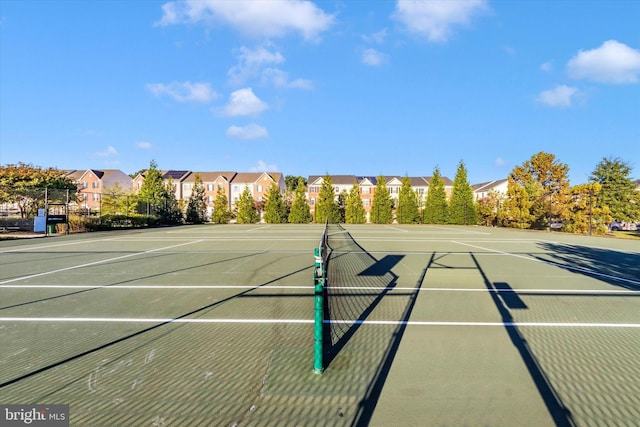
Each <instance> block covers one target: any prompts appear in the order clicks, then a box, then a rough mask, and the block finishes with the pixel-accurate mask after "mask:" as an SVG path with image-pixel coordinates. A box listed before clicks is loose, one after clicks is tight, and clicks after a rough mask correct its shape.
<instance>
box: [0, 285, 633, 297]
mask: <svg viewBox="0 0 640 427" xmlns="http://www.w3.org/2000/svg"><path fill="white" fill-rule="evenodd" d="M254 288H256V286H250V285H115V286H114V285H0V289H112V290H118V289H120V290H124V289H141V290H157V289H254ZM269 289H308V290H312V289H315V287H314V286H286V285H269V286H264V287H261V288H256V290H269ZM325 289H328V290H332V289H339V290H347V291H348V290H360V291H378V292H382V291H406V292H413V291H419V292H487V293H496V294H499V293H527V294H576V295H581V294H588V295H640V291H634V290H628V289H624V290H623V289H612V290H605V289H487V288H469V289H461V288H408V287H384V288H381V287H376V286H340V287H332V286H325ZM309 296H313V294H309Z"/></svg>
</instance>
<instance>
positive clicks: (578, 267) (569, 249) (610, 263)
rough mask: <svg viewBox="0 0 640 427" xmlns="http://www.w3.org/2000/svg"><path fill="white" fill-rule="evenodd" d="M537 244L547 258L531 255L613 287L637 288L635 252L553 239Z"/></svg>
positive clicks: (639, 267)
mask: <svg viewBox="0 0 640 427" xmlns="http://www.w3.org/2000/svg"><path fill="white" fill-rule="evenodd" d="M538 245H539V246H540V247H541V248H542V249H543V250H544V251H545V253H546V257H542V256H541V255H536V254H532V256H533V257H535V258H536V259H539V260H541V261H543V262H547V263H551V264H553V265H556V266H558V267H560V268H564V269H565V270H568V271H571V272H572V273H579V274H583V275H585V276H589V277H592V278H594V279H597V280H600V281H602V282H605V283H608V284H610V285H613V286H618V287H622V288H625V289H629V290H634V291H638V290H640V255H638V254H634V253H630V252H621V251H615V250H611V249H601V248H593V247H588V246H580V245H570V244H564V243H555V242H540V243H538ZM548 257H550V259H549V258H548Z"/></svg>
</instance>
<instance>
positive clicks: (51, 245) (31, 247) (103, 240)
mask: <svg viewBox="0 0 640 427" xmlns="http://www.w3.org/2000/svg"><path fill="white" fill-rule="evenodd" d="M116 239H117V238H114V237H110V238H104V239H91V240H77V241H73V242H67V243H52V244H50V245H36V246H27V247H24V246H21V247H19V248H15V249H7V250H5V251H0V254H6V253H10V252H25V251H38V250H41V249H47V248H56V247H59V246H69V245H80V244H83V243H95V242H106V241H114V240H116Z"/></svg>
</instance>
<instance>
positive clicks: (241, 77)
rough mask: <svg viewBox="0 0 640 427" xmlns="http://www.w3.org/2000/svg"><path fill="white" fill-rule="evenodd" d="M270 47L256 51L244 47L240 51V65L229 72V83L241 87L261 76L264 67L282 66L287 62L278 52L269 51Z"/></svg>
mask: <svg viewBox="0 0 640 427" xmlns="http://www.w3.org/2000/svg"><path fill="white" fill-rule="evenodd" d="M268 47H269V46H260V47H258V48H256V49H253V50H252V49H249V48H248V47H246V46H242V47H241V48H240V49H239V52H240V53H239V54H238V65H235V66H233V67H231V69H230V70H229V71H228V72H227V75H228V76H229V81H230V83H231V84H233V85H240V84H243V83H245V82H246V81H247V80H249V79H251V78H254V77H256V76H257V75H259V74H260V71H261V70H262V68H263V67H265V66H269V65H273V64H281V63H283V62H284V61H285V58H284V56H282V54H281V53H280V52H278V51H274V50H269V49H268Z"/></svg>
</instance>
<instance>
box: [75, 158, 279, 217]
mask: <svg viewBox="0 0 640 427" xmlns="http://www.w3.org/2000/svg"><path fill="white" fill-rule="evenodd" d="M161 174H162V179H163V182H164V184H165V185H171V187H172V188H173V191H174V194H175V196H176V199H177V200H185V201H186V200H188V199H189V197H190V196H191V193H192V191H193V186H194V185H195V180H196V176H197V175H199V176H200V179H201V180H202V183H203V186H204V189H205V200H206V203H207V209H208V210H209V213H211V212H212V211H213V204H214V201H215V199H216V196H217V195H218V192H220V191H224V194H225V195H226V196H227V199H228V201H229V208H231V207H233V205H234V204H235V203H236V202H237V201H238V199H239V198H240V195H241V194H242V192H243V191H244V190H245V188H249V190H250V191H251V194H252V196H253V198H254V199H255V200H256V201H257V202H262V201H263V200H264V198H265V196H266V193H267V191H268V190H269V188H270V187H271V186H272V185H275V186H276V187H278V189H279V190H280V192H281V193H283V194H284V192H285V189H286V185H285V180H284V176H283V174H282V173H280V172H268V173H267V172H257V173H253V172H248V173H242V172H231V171H222V172H193V171H186V170H168V171H161ZM64 176H66V177H68V178H70V179H72V180H73V181H74V182H75V183H76V184H77V185H78V193H79V202H78V203H79V205H80V207H81V208H83V209H85V210H87V211H99V210H100V206H101V202H102V197H103V194H105V193H106V192H107V191H109V190H112V189H113V188H115V187H116V186H117V187H119V188H120V189H121V190H123V191H124V192H132V193H137V192H138V191H140V189H141V188H142V183H143V182H144V174H138V175H137V176H136V177H134V178H131V177H130V176H129V175H127V174H126V173H124V172H122V171H121V170H117V169H105V170H97V169H87V170H73V171H66V172H65V175H64Z"/></svg>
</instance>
